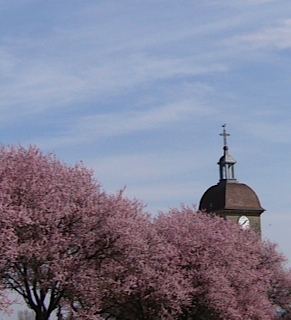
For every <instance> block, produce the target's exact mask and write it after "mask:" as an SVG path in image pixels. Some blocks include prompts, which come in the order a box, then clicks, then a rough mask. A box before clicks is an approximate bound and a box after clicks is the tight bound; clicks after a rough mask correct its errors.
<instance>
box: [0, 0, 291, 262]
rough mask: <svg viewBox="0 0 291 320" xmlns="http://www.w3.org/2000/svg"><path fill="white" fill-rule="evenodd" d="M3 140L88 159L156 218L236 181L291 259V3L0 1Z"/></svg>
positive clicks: (106, 182)
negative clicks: (231, 164) (232, 167)
mask: <svg viewBox="0 0 291 320" xmlns="http://www.w3.org/2000/svg"><path fill="white" fill-rule="evenodd" d="M0 26H1V27H0V111H1V112H0V142H1V143H2V144H18V143H21V144H24V145H28V144H36V145H38V146H39V147H40V148H41V149H42V150H44V151H45V152H55V153H56V154H57V156H58V157H59V158H61V159H62V160H64V161H65V162H67V163H75V162H78V161H81V160H82V161H83V162H84V163H85V164H86V165H87V166H88V167H91V168H93V169H94V171H95V174H96V177H97V178H98V179H99V180H100V181H101V183H102V184H103V186H104V188H105V190H107V191H109V192H114V191H116V190H118V189H120V188H123V187H124V186H126V195H127V196H129V197H136V198H138V199H140V200H142V201H143V202H144V203H145V204H146V205H147V209H148V210H149V211H150V212H152V213H153V214H155V213H157V212H158V211H159V210H166V209H167V208H169V207H178V206H180V203H185V204H188V205H190V204H198V203H199V200H200V197H201V196H202V194H203V193H204V191H205V190H206V189H207V188H208V187H209V186H211V185H213V184H216V183H217V182H218V179H219V175H218V166H217V164H216V163H217V161H218V159H219V157H220V156H221V155H222V138H221V137H220V136H219V133H220V132H221V131H222V128H221V125H222V124H224V123H226V124H227V131H228V132H229V133H230V134H231V136H230V138H229V147H230V154H231V155H232V156H233V157H234V158H235V159H236V160H237V164H236V177H237V179H238V180H239V181H240V182H244V183H246V184H248V185H249V186H250V187H252V188H253V189H254V190H255V191H256V193H257V194H258V196H259V198H260V201H261V204H262V206H263V207H264V208H266V212H265V213H264V214H263V216H262V222H263V235H264V237H265V238H268V239H270V240H272V241H275V242H277V243H278V244H279V247H280V250H281V251H283V252H284V253H285V255H287V257H288V258H289V260H291V246H290V243H291V232H290V228H291V212H290V211H291V209H290V208H291V198H290V189H291V188H290V186H291V182H290V181H291V171H290V159H291V126H290V122H291V108H290V101H291V90H290V81H291V77H290V75H291V63H290V62H291V2H290V1H289V0H265V1H264V0H204V1H188V0H187V1H186V0H180V1H169V0H167V1H164V0H154V1H153V0H146V1H145V0H144V1H142V0H141V1H132V0H131V1H130V0H123V1H111V0H106V1H102V0H100V1H98V0H96V1H60V0H58V1H54V0H50V1H33V0H2V1H1V0H0Z"/></svg>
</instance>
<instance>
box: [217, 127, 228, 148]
mask: <svg viewBox="0 0 291 320" xmlns="http://www.w3.org/2000/svg"><path fill="white" fill-rule="evenodd" d="M225 127H226V124H223V125H222V128H223V132H222V133H220V134H219V135H220V136H223V143H224V147H227V137H228V136H230V134H228V133H226V130H225Z"/></svg>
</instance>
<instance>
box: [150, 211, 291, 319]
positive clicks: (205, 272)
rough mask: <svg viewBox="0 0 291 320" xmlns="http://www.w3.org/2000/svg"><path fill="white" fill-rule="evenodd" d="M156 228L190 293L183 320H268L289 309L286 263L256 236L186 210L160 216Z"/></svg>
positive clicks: (205, 215)
mask: <svg viewBox="0 0 291 320" xmlns="http://www.w3.org/2000/svg"><path fill="white" fill-rule="evenodd" d="M155 226H156V228H157V229H158V232H159V233H160V234H162V235H163V236H164V237H165V239H166V241H167V242H168V243H169V244H170V245H172V246H174V247H175V248H176V252H175V253H174V256H173V257H172V260H173V261H175V263H176V264H177V266H178V267H179V269H180V272H181V274H182V275H183V277H184V279H186V280H187V281H188V288H190V290H189V292H188V295H189V299H188V300H186V302H185V303H184V305H183V309H184V310H183V313H182V315H181V316H180V319H203V320H204V319H207V320H211V319H230V320H232V319H233V320H234V319H236V320H238V319H242V320H243V319H252V320H255V319H266V320H267V319H274V317H275V310H276V306H278V305H281V306H282V308H286V306H287V305H289V306H290V302H291V299H290V292H291V286H290V280H291V277H290V273H289V272H288V271H287V270H285V269H284V268H283V265H282V263H283V257H282V256H281V255H280V254H278V253H277V252H276V251H275V249H274V246H273V245H271V244H269V243H264V242H262V241H261V239H260V237H259V236H258V235H257V234H256V233H255V232H253V231H251V230H242V229H241V228H239V227H238V226H236V225H235V224H233V223H232V222H231V221H227V220H224V219H222V218H220V217H216V216H211V215H207V214H204V213H199V212H195V210H193V209H192V208H187V207H182V209H181V210H178V209H173V210H171V211H170V212H169V213H167V214H166V213H162V214H160V215H159V216H158V217H157V218H156V220H155ZM188 302H190V303H188Z"/></svg>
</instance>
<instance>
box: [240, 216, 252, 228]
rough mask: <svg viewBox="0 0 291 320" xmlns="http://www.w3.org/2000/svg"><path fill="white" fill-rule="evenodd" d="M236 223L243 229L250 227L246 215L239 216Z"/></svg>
mask: <svg viewBox="0 0 291 320" xmlns="http://www.w3.org/2000/svg"><path fill="white" fill-rule="evenodd" d="M238 225H239V226H241V227H242V228H243V229H248V228H249V227H250V220H249V218H248V217H246V216H241V217H239V219H238Z"/></svg>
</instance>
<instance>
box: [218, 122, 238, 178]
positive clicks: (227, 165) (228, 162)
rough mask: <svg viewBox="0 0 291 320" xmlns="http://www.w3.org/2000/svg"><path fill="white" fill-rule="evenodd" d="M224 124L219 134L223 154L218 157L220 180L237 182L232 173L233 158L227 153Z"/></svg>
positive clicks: (226, 134)
mask: <svg viewBox="0 0 291 320" xmlns="http://www.w3.org/2000/svg"><path fill="white" fill-rule="evenodd" d="M225 126H226V125H225V124H224V125H223V126H222V127H223V132H222V133H220V135H221V136H222V137H223V156H222V157H221V158H220V159H219V161H218V163H217V164H218V165H219V176H220V179H219V180H220V181H228V182H237V180H236V178H235V174H234V165H235V164H236V161H235V159H234V158H233V157H232V156H231V155H230V154H229V153H228V145H227V137H228V136H229V134H228V133H226V129H225Z"/></svg>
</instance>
